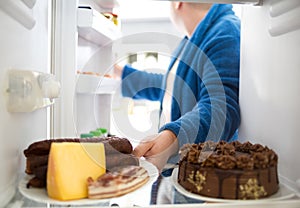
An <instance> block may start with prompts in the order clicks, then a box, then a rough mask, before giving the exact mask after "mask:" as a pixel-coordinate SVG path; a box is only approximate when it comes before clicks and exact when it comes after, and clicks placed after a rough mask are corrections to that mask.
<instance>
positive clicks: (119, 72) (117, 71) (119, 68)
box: [114, 64, 124, 78]
mask: <svg viewBox="0 0 300 208" xmlns="http://www.w3.org/2000/svg"><path fill="white" fill-rule="evenodd" d="M123 68H124V67H122V66H120V65H118V64H115V65H114V76H115V78H121V77H122V73H123Z"/></svg>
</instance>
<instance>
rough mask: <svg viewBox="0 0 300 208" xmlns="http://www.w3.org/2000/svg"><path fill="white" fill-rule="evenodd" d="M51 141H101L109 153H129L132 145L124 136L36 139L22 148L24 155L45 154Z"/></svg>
mask: <svg viewBox="0 0 300 208" xmlns="http://www.w3.org/2000/svg"><path fill="white" fill-rule="evenodd" d="M52 142H102V143H103V144H104V147H105V153H106V154H111V153H116V152H121V153H124V154H130V153H131V152H132V145H131V143H130V141H129V140H128V139H126V138H120V137H116V136H114V137H104V138H102V137H99V138H84V139H79V138H64V139H47V140H42V141H37V142H34V143H32V144H31V145H29V147H28V148H27V149H25V150H24V155H25V157H29V156H31V155H35V156H36V155H47V154H49V151H50V147H51V143H52Z"/></svg>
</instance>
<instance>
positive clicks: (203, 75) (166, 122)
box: [114, 1, 240, 176]
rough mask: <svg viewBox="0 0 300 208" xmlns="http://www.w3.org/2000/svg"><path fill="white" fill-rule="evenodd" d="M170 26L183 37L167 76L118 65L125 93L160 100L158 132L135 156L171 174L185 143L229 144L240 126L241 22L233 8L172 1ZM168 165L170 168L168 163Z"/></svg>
mask: <svg viewBox="0 0 300 208" xmlns="http://www.w3.org/2000/svg"><path fill="white" fill-rule="evenodd" d="M170 5H171V7H170V16H171V21H172V23H173V24H174V25H175V26H176V27H177V28H178V29H179V30H180V31H181V32H184V34H185V37H184V38H183V39H182V41H181V42H180V44H179V45H178V47H177V48H176V50H175V51H174V53H173V54H172V56H171V61H170V65H169V67H168V70H167V73H166V74H164V75H163V74H154V73H147V72H144V71H140V70H137V69H134V68H132V67H131V66H129V65H125V66H124V67H121V66H119V65H115V69H114V70H115V74H117V75H119V76H120V77H121V78H122V94H123V96H126V97H131V98H133V99H149V100H158V101H160V102H161V113H160V129H159V132H158V134H157V135H156V136H154V137H153V138H151V139H149V138H148V139H147V140H144V141H142V142H141V143H140V144H139V145H138V146H137V147H136V148H135V149H134V154H135V155H136V156H138V157H142V156H143V157H145V158H146V159H147V160H148V161H150V162H152V163H153V164H154V165H156V166H157V168H158V169H159V170H160V171H161V172H162V175H164V176H169V175H170V173H171V171H172V168H170V164H176V163H177V162H178V160H179V156H178V150H179V148H180V147H182V146H183V145H184V144H186V143H199V142H204V141H206V140H214V141H219V140H225V141H231V140H234V139H235V138H236V131H237V129H238V126H239V124H240V113H239V104H238V92H239V91H238V88H239V58H240V21H239V19H238V17H237V16H235V14H234V12H233V11H232V5H226V4H207V3H190V2H173V1H172V2H170ZM167 164H168V165H167Z"/></svg>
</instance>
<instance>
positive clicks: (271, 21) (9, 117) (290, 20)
mask: <svg viewBox="0 0 300 208" xmlns="http://www.w3.org/2000/svg"><path fill="white" fill-rule="evenodd" d="M16 2H17V3H16V4H17V6H16V8H18V9H20V8H21V11H25V12H24V13H26V14H27V15H25V16H26V18H24V20H23V21H22V20H20V19H19V18H18V17H13V16H11V15H10V13H9V12H8V11H7V10H5V9H3V8H4V7H3V3H1V4H0V8H1V9H0V19H1V21H0V24H1V35H0V43H1V49H0V55H1V59H0V60H1V62H0V79H1V82H0V83H1V84H2V85H3V87H2V95H1V99H0V116H1V118H2V119H1V121H0V122H1V125H0V135H1V143H2V144H1V145H0V161H1V162H0V170H1V173H0V174H1V177H0V207H3V206H5V205H6V204H7V203H8V202H9V201H11V200H12V198H13V196H14V195H15V194H16V192H17V183H18V181H19V179H20V177H22V176H23V175H24V169H25V167H24V166H25V158H24V156H23V153H22V152H23V149H24V148H26V146H28V145H29V144H30V143H32V142H33V141H36V140H40V139H42V138H49V137H50V135H51V136H52V137H72V136H78V135H79V134H80V133H86V132H88V131H89V130H93V129H95V128H97V127H105V128H107V129H109V130H111V128H112V126H111V125H112V121H111V120H110V119H111V118H110V117H116V118H119V117H120V116H122V115H123V116H124V114H123V113H124V112H123V111H120V108H118V109H117V110H116V109H115V110H116V111H115V112H111V108H114V107H116V106H113V105H117V106H119V105H121V107H123V108H124V107H125V108H127V107H128V106H127V103H126V105H123V106H122V104H119V103H117V102H119V101H120V100H119V99H118V95H117V94H116V92H117V90H116V89H115V88H114V89H113V90H112V91H109V92H108V93H103V92H102V91H101V90H100V92H99V91H98V93H97V92H96V93H95V89H97V90H98V86H96V87H95V86H94V87H93V88H92V89H91V88H89V87H91V86H90V85H87V87H88V89H89V90H86V89H87V88H84V87H86V85H84V86H83V88H80V87H81V86H79V84H80V83H79V82H78V81H79V80H78V79H79V77H78V75H77V71H87V72H98V73H101V74H105V73H111V69H112V66H113V63H114V62H115V61H117V60H120V59H122V58H124V57H125V56H126V54H128V53H131V52H136V51H135V50H136V49H138V50H146V49H148V50H149V49H153V48H155V47H158V48H159V50H161V51H163V52H166V53H169V52H171V51H172V49H173V48H174V42H175V41H176V40H178V39H179V36H180V34H177V33H176V31H175V30H174V28H172V26H170V23H169V22H167V21H165V20H161V21H158V22H152V21H148V22H141V21H131V22H130V21H129V22H127V23H126V22H122V23H121V27H120V28H115V29H114V32H113V35H111V36H109V37H103V34H102V32H100V34H99V32H97V31H96V38H97V40H98V41H99V39H98V38H100V42H101V41H104V42H101V43H99V42H97V43H95V42H93V40H91V39H89V37H90V36H89V37H88V36H87V35H86V34H90V33H93V35H95V34H94V33H95V31H94V30H95V29H94V28H93V27H91V28H89V26H86V25H85V26H84V24H85V23H86V22H80V23H79V20H78V19H77V18H78V9H77V7H78V6H80V5H86V4H88V5H91V6H92V8H96V9H97V10H98V11H104V10H107V11H112V9H113V8H114V7H117V6H118V4H117V2H115V1H112V2H113V4H110V3H111V1H106V0H103V1H97V0H94V1H88V0H84V1H75V0H74V1H69V0H68V1H54V0H53V1H42V0H37V1H26V2H32V4H33V5H28V4H24V3H23V1H16ZM24 2H25V1H24ZM99 2H101V3H100V4H98V3H99ZM53 3H55V4H53ZM50 7H55V11H56V12H55V13H51V15H52V16H55V21H56V24H55V27H54V28H52V29H53V30H54V31H55V33H52V35H53V34H55V39H54V40H53V41H52V43H51V41H50V38H51V33H50V32H53V30H52V31H51V29H50V27H51V24H50V23H49V22H50V21H49V16H50V9H49V8H50ZM103 7H104V8H103ZM14 8H15V7H14ZM120 9H122V8H120ZM241 9H242V12H241V18H242V34H241V43H242V44H241V74H240V78H241V79H240V105H241V115H242V123H241V127H240V130H239V137H240V139H241V140H243V141H246V140H249V141H250V142H253V143H255V142H258V143H262V144H265V145H267V146H269V147H270V148H272V149H274V150H276V152H278V154H279V173H280V176H281V177H280V182H282V183H284V184H287V185H288V186H289V187H290V188H291V189H292V190H293V191H294V192H295V193H296V194H297V195H298V196H299V190H300V187H299V184H300V177H299V176H300V168H299V167H300V163H299V160H298V159H297V158H298V157H299V154H298V152H297V149H298V147H299V146H300V142H299V140H298V135H299V133H300V132H299V131H300V130H299V128H298V123H299V121H300V110H299V107H298V106H299V102H300V98H299V96H297V95H298V92H299V91H300V84H299V80H298V79H299V77H300V76H299V73H300V72H299V70H298V69H299V66H300V59H299V58H298V55H297V54H298V53H299V48H300V30H299V28H300V24H299V23H298V22H297V21H296V20H298V19H299V18H300V17H299V14H300V4H299V1H298V0H290V1H284V0H264V2H263V6H251V5H244V6H242V7H241ZM21 19H22V18H21ZM26 20H27V21H26ZM162 25H163V26H162ZM80 27H82V28H85V27H88V30H89V32H90V33H87V32H86V31H84V30H80ZM121 28H122V30H121V32H122V35H123V39H122V41H120V40H119V38H120V33H119V32H120V31H119V30H120V29H121ZM137 28H139V30H137ZM166 28H167V29H166ZM90 30H92V31H90ZM166 30H167V31H168V32H169V33H173V34H176V35H175V36H172V37H173V38H174V40H170V39H168V37H170V36H166V35H164V34H163V33H164V32H165V31H166ZM104 33H105V32H104ZM151 33H157V34H161V35H160V36H157V38H152V39H147V40H145V39H144V37H143V34H151ZM99 35H100V36H99ZM124 36H125V38H124ZM92 37H94V36H92ZM132 37H134V38H132ZM103 38H104V39H103ZM107 38H108V39H107ZM50 43H51V44H52V47H53V46H54V47H53V48H51V45H50ZM112 43H113V44H112ZM10 68H16V69H21V70H36V71H41V72H46V73H50V69H51V68H52V69H55V75H56V77H57V79H58V80H59V81H60V83H61V89H62V91H61V94H60V97H59V99H57V100H55V104H54V107H53V111H52V115H51V116H52V118H53V120H54V122H53V123H52V124H51V123H50V110H49V108H42V109H39V110H36V111H34V112H30V113H28V112H27V113H11V112H8V111H7V106H6V100H7V99H6V96H7V92H6V88H5V85H4V83H6V75H7V71H8V69H10ZM90 81H91V80H88V83H90ZM98 82H99V80H98ZM85 84H86V82H85ZM113 84H114V86H117V85H118V83H113ZM81 89H84V90H83V91H81ZM113 102H116V103H113ZM99 103H100V104H99ZM101 103H102V104H101ZM104 103H105V106H104V105H103V104H104ZM98 105H99V106H101V108H99V109H97V110H99V111H97V112H95V108H96V107H97V106H98ZM119 107H120V106H119ZM107 110H108V111H107ZM103 112H106V115H104V113H103ZM126 116H127V115H126ZM99 119H100V120H99ZM83 120H88V121H89V122H84V123H80V122H81V121H83ZM51 125H52V128H51V130H50V126H51ZM114 125H118V123H115V124H114ZM121 125H123V124H121ZM119 130H120V129H119ZM121 130H122V129H121ZM117 133H120V134H121V133H126V131H124V132H123V131H121V132H117ZM124 136H127V135H124ZM130 136H132V137H135V136H136V135H135V134H133V135H130ZM149 191H150V189H146V190H145V193H149ZM143 194H144V193H143ZM13 200H15V201H11V204H10V205H11V206H16V207H21V206H27V207H29V206H40V207H41V206H46V205H45V204H39V203H34V202H33V201H30V202H28V201H26V199H25V197H22V196H21V195H18V194H17V196H16V197H15V198H14V199H13ZM134 200H136V201H137V202H138V203H137V204H138V205H142V206H146V205H145V204H146V202H145V200H144V199H142V198H141V197H140V199H138V197H133V198H131V199H124V198H123V199H121V200H119V201H116V202H118V203H120V205H132V202H133V201H134ZM147 200H148V199H147ZM24 201H25V202H24ZM122 203H123V204H122ZM299 203H300V202H299V199H298V198H297V197H295V198H294V199H293V201H288V202H285V201H281V202H278V203H274V202H273V203H272V202H270V204H264V205H260V207H263V206H266V207H269V206H272V207H279V206H280V207H282V206H284V207H299ZM177 206H178V207H197V206H200V205H192V204H191V205H177ZM201 206H204V207H241V206H242V205H228V204H227V205H224V204H202V205H201ZM243 206H244V207H257V205H253V204H252V205H251V204H249V205H246V204H243ZM165 207H174V205H165Z"/></svg>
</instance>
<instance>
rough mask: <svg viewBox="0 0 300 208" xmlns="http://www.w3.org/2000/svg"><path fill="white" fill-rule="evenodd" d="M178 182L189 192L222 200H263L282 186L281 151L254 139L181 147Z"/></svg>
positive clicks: (210, 142)
mask: <svg viewBox="0 0 300 208" xmlns="http://www.w3.org/2000/svg"><path fill="white" fill-rule="evenodd" d="M180 154H181V158H180V161H179V170H178V183H179V184H180V185H181V186H182V187H184V188H185V189H186V190H187V191H189V192H192V193H195V194H199V195H202V196H207V197H213V198H221V199H259V198H264V197H268V196H270V195H272V194H274V193H276V192H277V191H278V189H279V181H278V173H277V163H278V156H277V154H276V153H275V152H274V151H273V150H271V149H269V148H268V147H266V146H262V145H260V144H251V143H250V142H245V143H240V142H237V141H235V142H232V143H226V142H224V141H221V142H218V143H216V142H212V141H207V142H205V143H200V144H187V145H185V146H183V147H182V148H181V150H180Z"/></svg>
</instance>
